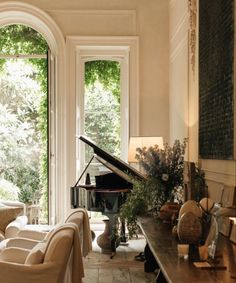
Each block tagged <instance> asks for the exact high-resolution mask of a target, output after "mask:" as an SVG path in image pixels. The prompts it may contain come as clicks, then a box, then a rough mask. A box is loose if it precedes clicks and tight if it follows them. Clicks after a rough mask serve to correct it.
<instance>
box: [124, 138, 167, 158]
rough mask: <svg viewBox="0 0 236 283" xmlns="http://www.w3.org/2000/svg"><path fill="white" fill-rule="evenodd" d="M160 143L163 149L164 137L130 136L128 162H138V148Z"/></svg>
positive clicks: (159, 145)
mask: <svg viewBox="0 0 236 283" xmlns="http://www.w3.org/2000/svg"><path fill="white" fill-rule="evenodd" d="M154 145H158V147H159V148H160V149H163V148H164V147H163V138H162V137H130V140H129V151H128V162H129V163H138V160H137V158H136V154H137V151H136V150H137V148H143V147H146V148H149V147H151V146H154Z"/></svg>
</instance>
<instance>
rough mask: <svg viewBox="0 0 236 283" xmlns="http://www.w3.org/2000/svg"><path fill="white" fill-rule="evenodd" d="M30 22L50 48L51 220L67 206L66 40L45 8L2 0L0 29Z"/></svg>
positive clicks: (29, 24)
mask: <svg viewBox="0 0 236 283" xmlns="http://www.w3.org/2000/svg"><path fill="white" fill-rule="evenodd" d="M11 24H23V25H27V26H29V27H31V28H33V29H35V30H36V31H37V32H39V33H41V34H42V36H43V37H44V38H45V40H46V41H47V43H48V46H49V48H50V51H51V56H50V61H51V71H50V75H49V76H50V85H49V93H50V106H49V107H50V111H49V113H50V116H49V121H50V122H49V123H50V125H49V127H50V138H49V144H50V149H49V160H50V161H49V171H50V177H49V223H50V224H55V223H57V222H58V221H61V220H62V219H64V217H65V215H64V214H65V212H66V207H65V202H64V201H63V199H64V198H65V195H66V191H65V188H66V184H67V180H66V176H67V174H66V168H67V166H66V152H65V149H66V119H65V118H66V96H65V90H66V83H65V80H64V77H65V75H64V70H65V40H64V37H63V35H62V33H61V31H60V29H59V27H58V26H57V24H56V23H55V22H54V20H53V19H52V18H51V17H50V16H49V15H48V14H46V13H45V12H44V11H43V10H41V9H39V8H37V7H35V6H33V5H30V4H26V3H22V2H16V1H11V2H2V3H0V28H1V27H2V26H5V25H11Z"/></svg>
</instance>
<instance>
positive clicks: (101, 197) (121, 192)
mask: <svg viewBox="0 0 236 283" xmlns="http://www.w3.org/2000/svg"><path fill="white" fill-rule="evenodd" d="M79 139H80V140H81V141H82V142H84V143H85V144H87V145H88V146H89V147H91V148H92V150H93V154H92V156H91V159H90V161H89V162H88V164H87V166H86V167H85V168H84V170H83V172H82V173H81V175H80V176H79V178H78V180H77V182H76V183H75V185H74V186H73V187H71V206H72V207H73V208H77V207H85V208H86V209H87V210H89V211H100V212H102V213H103V214H104V215H106V216H107V217H108V218H109V225H110V228H109V229H110V231H112V230H113V228H114V225H116V219H117V214H118V212H119V208H120V206H121V205H122V203H124V201H125V199H126V194H127V193H129V192H130V190H132V188H133V183H132V182H133V180H134V179H139V180H144V178H145V177H144V176H143V175H142V174H141V173H140V172H139V171H137V170H136V169H134V168H133V167H131V166H130V165H129V164H127V163H125V162H124V161H122V160H121V159H119V158H117V157H115V156H113V155H111V154H109V153H108V152H107V151H105V150H103V149H102V148H100V147H98V146H97V145H96V144H95V142H93V141H92V140H91V139H89V138H88V137H86V136H79ZM93 159H96V161H98V162H100V163H101V164H102V165H104V166H105V167H106V168H107V169H108V172H106V173H103V174H100V175H97V176H94V177H95V182H94V183H90V176H89V177H88V173H87V176H86V177H87V178H86V181H84V183H82V184H81V180H82V177H83V176H84V175H85V173H86V172H87V171H88V167H89V166H90V164H91V162H92V160H93ZM81 190H83V193H84V191H85V193H86V197H85V198H84V200H85V202H86V203H83V202H81V199H80V196H81V195H82V194H80V191H81ZM121 226H122V227H121V235H120V240H121V241H122V242H125V241H126V237H125V227H124V223H122V225H121ZM115 246H116V244H115V243H111V251H112V252H115Z"/></svg>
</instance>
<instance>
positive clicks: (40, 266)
mask: <svg viewBox="0 0 236 283" xmlns="http://www.w3.org/2000/svg"><path fill="white" fill-rule="evenodd" d="M69 260H71V261H72V265H73V268H72V269H71V271H72V274H71V282H73V283H79V282H82V277H83V276H84V271H83V262H82V255H81V249H80V242H79V237H78V227H77V226H76V225H75V224H73V223H65V224H61V225H59V226H57V227H56V228H55V229H54V230H53V231H52V232H51V233H50V234H49V235H48V237H47V239H46V240H45V241H42V242H38V243H37V244H36V245H34V247H33V248H32V249H23V248H18V247H6V248H5V249H4V250H2V251H1V253H0V278H1V282H4V283H31V282H34V283H42V282H45V283H47V282H48V283H49V282H50V283H62V282H64V278H65V274H66V270H67V264H68V261H69Z"/></svg>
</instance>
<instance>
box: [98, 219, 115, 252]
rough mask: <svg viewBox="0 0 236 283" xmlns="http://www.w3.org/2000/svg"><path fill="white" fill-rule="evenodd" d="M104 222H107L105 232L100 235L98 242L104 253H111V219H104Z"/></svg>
mask: <svg viewBox="0 0 236 283" xmlns="http://www.w3.org/2000/svg"><path fill="white" fill-rule="evenodd" d="M103 222H104V223H105V229H104V232H103V233H102V234H101V235H100V236H98V238H97V244H98V246H99V247H100V248H101V249H102V253H103V254H107V253H111V252H112V248H111V231H110V225H109V219H104V220H103Z"/></svg>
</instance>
